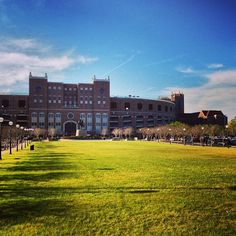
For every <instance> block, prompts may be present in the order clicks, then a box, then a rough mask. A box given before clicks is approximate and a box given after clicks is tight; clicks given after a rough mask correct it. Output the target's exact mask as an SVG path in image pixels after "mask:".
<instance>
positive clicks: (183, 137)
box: [183, 128, 186, 145]
mask: <svg viewBox="0 0 236 236" xmlns="http://www.w3.org/2000/svg"><path fill="white" fill-rule="evenodd" d="M185 131H186V129H185V128H183V133H184V137H183V138H184V145H186V137H185Z"/></svg>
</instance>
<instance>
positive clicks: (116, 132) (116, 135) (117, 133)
mask: <svg viewBox="0 0 236 236" xmlns="http://www.w3.org/2000/svg"><path fill="white" fill-rule="evenodd" d="M119 133H120V131H119V128H115V129H113V130H112V134H113V135H114V136H115V137H116V138H117V137H118V135H119Z"/></svg>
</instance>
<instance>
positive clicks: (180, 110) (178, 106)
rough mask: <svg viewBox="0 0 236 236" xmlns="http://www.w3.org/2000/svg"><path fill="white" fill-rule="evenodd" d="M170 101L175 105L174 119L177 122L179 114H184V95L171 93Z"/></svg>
mask: <svg viewBox="0 0 236 236" xmlns="http://www.w3.org/2000/svg"><path fill="white" fill-rule="evenodd" d="M171 101H172V102H174V103H175V118H176V120H178V118H179V116H180V115H181V114H184V94H183V93H180V92H178V93H172V94H171Z"/></svg>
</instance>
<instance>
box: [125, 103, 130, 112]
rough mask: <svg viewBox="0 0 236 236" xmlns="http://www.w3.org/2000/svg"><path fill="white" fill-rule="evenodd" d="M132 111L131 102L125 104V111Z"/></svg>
mask: <svg viewBox="0 0 236 236" xmlns="http://www.w3.org/2000/svg"><path fill="white" fill-rule="evenodd" d="M129 109H130V103H129V102H125V110H129Z"/></svg>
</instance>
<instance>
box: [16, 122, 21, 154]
mask: <svg viewBox="0 0 236 236" xmlns="http://www.w3.org/2000/svg"><path fill="white" fill-rule="evenodd" d="M19 128H20V125H18V124H17V125H16V151H17V152H18V151H19V147H18V141H19V140H18V129H19Z"/></svg>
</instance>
